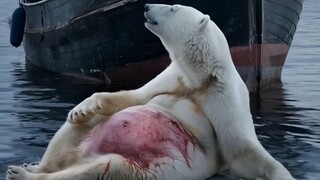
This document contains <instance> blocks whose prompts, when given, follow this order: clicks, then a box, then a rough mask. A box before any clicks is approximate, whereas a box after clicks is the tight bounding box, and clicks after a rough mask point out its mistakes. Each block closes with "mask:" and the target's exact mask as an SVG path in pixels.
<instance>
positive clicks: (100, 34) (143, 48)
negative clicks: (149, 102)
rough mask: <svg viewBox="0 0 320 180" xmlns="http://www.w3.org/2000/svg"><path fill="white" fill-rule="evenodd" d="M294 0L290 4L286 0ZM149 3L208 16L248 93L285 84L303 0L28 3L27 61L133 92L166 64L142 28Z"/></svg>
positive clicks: (70, 0) (68, 0)
mask: <svg viewBox="0 0 320 180" xmlns="http://www.w3.org/2000/svg"><path fill="white" fill-rule="evenodd" d="M288 1H290V2H288ZM146 3H166V4H184V5H190V6H193V7H195V8H197V9H199V10H200V11H202V12H204V13H206V14H209V15H210V16H211V18H212V19H213V20H214V21H215V22H216V24H217V25H218V26H219V27H220V28H221V30H222V31H223V32H224V34H225V35H226V37H227V39H228V42H229V45H230V50H231V53H232V56H233V60H234V63H235V65H236V67H237V69H238V71H239V73H240V75H241V76H242V78H243V79H244V81H245V82H246V84H247V86H248V88H249V90H250V91H254V92H257V91H260V89H261V87H262V88H264V87H267V86H268V85H270V83H271V82H273V81H278V80H280V77H281V71H282V67H283V65H284V62H285V58H286V55H287V53H288V50H289V47H290V44H291V42H292V38H293V35H294V33H295V30H296V25H297V23H298V20H299V15H300V13H301V10H302V3H303V0H214V1H213V0H197V1H195V0H183V1H182V0H173V1H169V0H158V1H152V0H150V1H145V0H141V1H140V0H132V1H123V0H122V1H121V0H48V1H42V2H39V3H24V4H23V6H24V9H25V10H26V12H27V21H26V28H25V37H24V48H25V53H26V58H27V60H29V61H30V62H31V63H32V64H34V65H36V66H38V67H40V68H44V69H47V70H50V71H54V72H59V73H63V74H68V75H71V76H75V77H78V78H83V79H89V80H91V79H92V78H95V79H94V80H95V81H97V82H101V83H106V84H109V85H112V86H119V87H121V88H126V87H136V86H140V85H142V84H144V83H145V82H147V81H148V80H150V79H151V78H153V77H155V76H156V75H157V74H159V73H160V72H161V71H162V70H163V69H164V68H165V67H166V66H167V65H168V63H169V59H168V56H167V52H166V51H165V49H164V48H163V46H162V44H161V42H160V40H159V39H158V38H157V37H156V36H154V35H153V34H151V33H150V32H149V31H148V30H147V29H146V28H145V27H144V21H145V19H144V16H143V12H144V5H145V4H146Z"/></svg>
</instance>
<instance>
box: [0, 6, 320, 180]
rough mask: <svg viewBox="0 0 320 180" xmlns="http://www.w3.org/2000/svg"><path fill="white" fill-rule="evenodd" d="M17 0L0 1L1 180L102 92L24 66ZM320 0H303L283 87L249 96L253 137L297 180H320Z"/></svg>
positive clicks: (34, 155) (34, 157)
mask: <svg viewBox="0 0 320 180" xmlns="http://www.w3.org/2000/svg"><path fill="white" fill-rule="evenodd" d="M16 7H17V1H13V0H1V1H0V179H2V178H4V172H5V169H6V167H7V165H9V164H19V163H22V162H25V161H26V162H31V161H37V160H39V159H40V157H41V156H42V154H43V152H44V150H45V147H46V145H47V144H48V141H49V140H50V139H51V138H52V136H53V134H54V133H55V131H56V130H57V129H58V128H59V127H60V126H61V124H62V123H63V122H64V121H65V117H66V115H67V113H68V111H69V110H70V109H71V108H72V107H73V106H74V105H75V104H77V103H79V102H80V101H81V100H82V99H84V98H85V97H87V96H89V95H91V94H92V93H93V92H95V91H103V87H98V86H94V85H79V84H74V83H72V82H70V80H69V79H66V78H65V77H62V76H59V75H56V74H51V73H48V72H45V71H40V70H31V69H29V68H26V65H25V60H24V53H23V49H22V48H18V49H16V48H13V47H11V46H10V45H9V42H8V40H9V27H8V25H7V17H9V16H11V13H12V11H13V10H14V9H15V8H16ZM319 9H320V3H319V2H318V0H305V3H304V10H303V12H302V16H301V20H300V23H299V26H298V30H297V32H296V35H295V37H294V41H293V44H292V47H291V49H290V53H289V55H288V57H287V61H286V64H285V67H284V70H283V76H282V77H283V78H282V84H279V85H277V86H276V87H274V88H272V89H271V90H269V91H268V92H265V93H263V94H262V95H261V97H252V101H254V102H256V103H253V109H252V111H253V116H254V118H255V124H256V129H257V133H258V137H259V139H260V140H261V142H262V144H263V145H264V146H265V147H266V149H267V150H268V151H269V152H270V153H271V154H272V155H273V156H275V157H276V158H277V159H279V160H280V161H281V162H282V163H284V164H285V166H286V167H288V169H289V170H290V171H291V172H292V174H293V175H294V176H295V177H296V178H297V179H310V180H319V179H320V70H319V69H320V11H319Z"/></svg>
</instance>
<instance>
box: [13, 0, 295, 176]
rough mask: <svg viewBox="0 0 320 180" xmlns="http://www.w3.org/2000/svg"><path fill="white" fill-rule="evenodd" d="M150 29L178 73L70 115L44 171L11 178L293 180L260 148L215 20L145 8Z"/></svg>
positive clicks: (27, 168)
mask: <svg viewBox="0 0 320 180" xmlns="http://www.w3.org/2000/svg"><path fill="white" fill-rule="evenodd" d="M145 17H146V19H147V21H146V23H145V26H146V27H147V28H148V29H149V30H150V31H151V32H153V33H154V34H155V35H157V36H158V37H159V38H160V39H161V41H162V43H163V45H164V46H165V48H166V49H167V50H168V52H169V55H170V58H171V60H172V63H171V65H170V66H169V67H168V68H167V69H165V70H164V71H163V72H162V73H161V74H160V75H158V76H157V77H156V78H154V79H153V80H151V81H150V82H149V83H147V84H146V85H144V86H143V87H141V88H139V89H136V90H130V91H120V92H116V93H95V94H93V95H92V96H91V97H89V98H87V99H86V100H84V101H83V102H81V103H80V104H79V105H77V106H76V107H75V108H74V109H73V110H71V111H70V113H69V114H68V121H67V122H66V123H65V124H64V125H63V126H62V127H61V129H60V130H59V131H58V132H57V133H56V135H55V136H54V138H53V139H52V140H51V142H50V144H49V146H48V148H47V151H46V152H45V154H44V156H43V158H42V160H41V162H40V164H39V165H34V166H32V165H24V166H22V167H19V166H9V168H8V170H7V179H16V180H20V179H21V180H22V179H24V180H34V179H41V180H46V179H50V180H51V179H52V180H55V179H61V180H64V179H65V180H67V179H77V180H82V179H83V180H87V179H199V180H201V179H205V178H208V177H210V176H211V175H213V174H216V173H218V172H219V171H221V170H222V169H223V168H229V169H230V170H231V171H232V172H233V173H234V174H235V175H237V177H239V178H247V179H271V180H285V179H288V180H289V179H294V178H293V177H292V176H291V175H290V173H289V172H288V171H287V170H286V169H285V167H284V166H283V165H282V164H281V163H279V162H278V161H276V160H275V159H274V158H272V157H271V155H270V154H269V153H268V152H267V151H266V150H265V149H264V148H263V147H262V145H261V144H260V143H259V141H258V139H257V137H256V134H255V129H254V125H253V121H252V117H251V114H250V109H249V95H248V91H247V88H246V86H245V84H244V82H243V81H242V79H241V78H240V76H239V74H238V73H237V71H236V69H235V66H234V64H233V62H232V59H231V55H230V52H229V47H228V44H227V41H226V39H225V37H224V35H223V33H222V32H221V31H220V29H219V28H218V27H217V26H216V25H215V23H214V22H212V21H211V20H210V17H209V16H208V15H204V14H202V13H201V12H199V11H198V10H196V9H194V8H191V7H187V6H181V5H173V6H170V5H160V4H148V5H146V12H145Z"/></svg>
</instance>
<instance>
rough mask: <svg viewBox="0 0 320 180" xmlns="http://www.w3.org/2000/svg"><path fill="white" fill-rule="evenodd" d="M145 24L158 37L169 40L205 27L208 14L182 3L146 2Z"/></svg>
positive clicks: (208, 19) (185, 35)
mask: <svg viewBox="0 0 320 180" xmlns="http://www.w3.org/2000/svg"><path fill="white" fill-rule="evenodd" d="M145 10H146V11H145V14H144V15H145V17H146V19H147V20H146V22H145V26H146V28H148V29H149V30H150V31H151V32H153V33H154V34H155V35H157V36H158V37H159V38H160V39H162V40H163V39H164V40H165V41H170V40H173V39H175V40H176V39H179V38H180V39H181V37H183V38H184V39H185V38H186V37H189V36H190V35H193V34H195V33H197V32H199V31H201V30H202V29H203V28H205V27H206V26H207V24H208V22H209V21H210V17H209V16H208V15H204V14H202V13H201V12H200V11H198V10H196V9H194V8H192V7H188V6H182V5H172V6H171V5H165V4H146V6H145Z"/></svg>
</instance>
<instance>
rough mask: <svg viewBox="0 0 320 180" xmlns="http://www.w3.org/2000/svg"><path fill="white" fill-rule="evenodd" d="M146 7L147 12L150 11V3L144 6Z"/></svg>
mask: <svg viewBox="0 0 320 180" xmlns="http://www.w3.org/2000/svg"><path fill="white" fill-rule="evenodd" d="M144 9H145V11H146V12H148V11H149V10H150V7H149V5H148V4H146V5H145V6H144Z"/></svg>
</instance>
